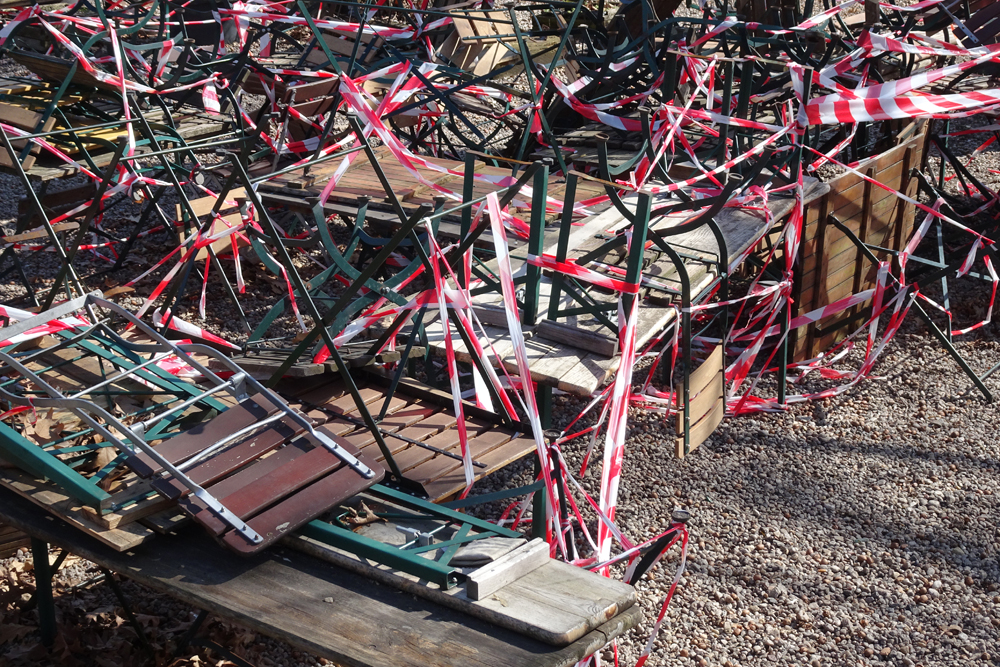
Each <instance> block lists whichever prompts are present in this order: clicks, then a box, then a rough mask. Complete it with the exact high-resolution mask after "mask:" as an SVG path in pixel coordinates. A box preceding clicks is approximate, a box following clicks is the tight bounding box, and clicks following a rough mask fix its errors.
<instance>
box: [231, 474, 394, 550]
mask: <svg viewBox="0 0 1000 667" xmlns="http://www.w3.org/2000/svg"><path fill="white" fill-rule="evenodd" d="M363 460H364V462H365V464H367V465H368V466H369V467H370V468H372V470H374V471H375V472H376V475H375V476H374V477H372V478H365V477H362V476H361V475H359V474H358V473H356V472H354V470H352V469H350V468H348V467H347V466H341V467H340V468H338V469H337V470H336V471H335V472H333V473H331V474H329V475H327V476H326V477H323V478H322V479H320V480H318V481H316V482H313V483H312V484H310V485H309V486H306V487H305V488H303V489H301V490H300V491H299V492H298V493H296V494H294V495H292V496H290V497H288V498H286V499H284V500H282V501H281V502H280V503H278V504H277V505H275V506H274V507H271V508H270V509H267V510H265V511H263V512H261V513H260V514H258V515H257V516H255V517H253V518H252V519H250V521H249V522H248V524H249V525H250V527H251V528H253V529H254V530H256V531H257V532H258V533H259V534H260V535H261V537H263V538H264V542H263V543H262V544H255V545H253V544H250V543H249V542H248V541H247V540H246V539H245V538H243V536H241V535H239V534H238V533H236V532H235V531H232V530H231V531H229V532H228V533H226V535H225V536H223V538H222V540H223V542H224V543H225V544H226V545H227V546H229V547H230V548H232V549H234V550H235V551H240V552H243V553H251V552H255V551H259V550H260V549H262V548H265V547H267V546H268V545H270V544H273V543H274V542H276V541H277V540H279V539H281V538H282V537H284V536H285V535H286V534H288V533H290V532H291V531H293V530H295V529H296V528H298V527H299V526H301V525H303V524H304V523H306V522H308V521H311V520H313V519H315V518H316V517H318V516H319V515H320V514H322V513H323V512H326V511H327V510H329V509H330V508H331V507H333V506H335V505H337V504H338V503H341V502H343V501H344V500H347V499H348V498H351V497H352V496H355V495H357V494H358V493H360V492H361V491H363V490H365V489H367V488H368V487H370V486H371V485H372V484H375V483H377V482H379V481H380V480H381V479H382V477H383V476H384V475H385V471H384V470H383V469H382V467H381V466H380V465H378V464H377V463H375V462H374V461H372V460H370V459H364V458H363Z"/></svg>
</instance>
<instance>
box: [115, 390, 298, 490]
mask: <svg viewBox="0 0 1000 667" xmlns="http://www.w3.org/2000/svg"><path fill="white" fill-rule="evenodd" d="M277 411H278V408H277V406H274V405H271V404H270V402H269V401H267V399H265V398H264V397H263V396H260V395H257V396H253V397H251V398H250V399H248V400H246V401H244V402H243V403H241V404H239V405H237V406H234V407H232V408H229V409H228V410H226V411H225V412H223V413H222V414H220V415H218V416H217V417H215V418H214V419H211V420H210V421H207V422H203V423H201V424H198V425H196V426H194V427H192V428H190V429H188V430H187V431H185V432H184V433H182V434H180V435H178V436H174V437H173V438H170V439H169V440H166V441H164V442H163V443H161V444H160V445H158V446H157V447H156V451H157V453H158V454H160V455H161V456H162V457H163V458H165V459H166V460H168V461H170V462H171V463H173V464H177V463H179V462H181V461H183V460H185V459H188V458H190V457H191V456H194V455H195V454H196V453H198V452H200V451H202V450H203V449H205V447H207V446H209V445H211V444H212V443H214V442H217V441H219V440H221V439H222V438H224V437H226V436H228V435H231V434H233V433H236V432H237V431H239V430H241V429H244V428H246V427H248V426H251V425H252V424H255V423H256V422H258V421H260V420H261V419H263V418H265V417H267V416H268V415H271V414H274V413H275V412H277ZM126 463H127V465H128V466H129V467H130V468H131V469H132V470H134V471H135V472H136V473H137V474H139V475H141V476H143V477H149V476H150V475H152V474H154V473H156V472H158V471H159V470H160V469H161V468H160V465H159V464H158V463H156V462H155V461H154V460H153V459H152V458H150V457H149V456H147V455H146V454H144V453H143V452H136V454H135V455H134V456H132V457H129V459H128V460H127V461H126Z"/></svg>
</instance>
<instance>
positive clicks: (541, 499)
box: [531, 388, 551, 540]
mask: <svg viewBox="0 0 1000 667" xmlns="http://www.w3.org/2000/svg"><path fill="white" fill-rule="evenodd" d="M550 389H551V388H550ZM541 474H542V466H541V463H540V462H539V461H538V457H537V456H536V457H535V477H536V478H537V477H538V476H539V475H541ZM545 505H546V498H545V487H544V486H543V487H542V488H541V489H539V490H538V491H535V497H534V498H532V499H531V537H533V538H534V537H540V538H542V539H543V540H544V539H545V524H546V521H545Z"/></svg>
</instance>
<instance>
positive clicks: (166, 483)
mask: <svg viewBox="0 0 1000 667" xmlns="http://www.w3.org/2000/svg"><path fill="white" fill-rule="evenodd" d="M304 430H305V429H304V428H302V427H301V426H299V425H298V424H296V423H295V422H291V421H290V420H283V421H280V422H276V423H274V424H271V425H270V426H269V427H268V428H266V429H264V430H263V431H260V432H257V433H254V434H251V435H250V436H249V437H247V438H244V439H243V440H242V441H240V442H238V443H236V444H234V445H232V446H230V447H227V448H226V449H225V450H223V451H221V452H219V453H218V454H215V455H214V456H212V457H211V458H209V459H207V460H205V461H203V462H202V463H199V464H198V465H196V466H194V467H193V468H190V469H188V470H186V471H184V473H185V474H186V475H187V476H188V477H189V478H190V479H191V480H192V481H193V482H194V483H195V484H197V485H199V486H210V485H211V484H214V483H215V482H217V481H218V480H220V479H222V478H223V477H226V476H228V475H231V474H233V473H234V472H236V471H237V470H239V469H241V468H244V467H245V466H248V465H249V464H250V463H251V462H253V461H254V460H256V459H258V458H260V457H261V456H264V455H265V454H267V453H268V452H270V451H273V450H274V449H276V448H277V447H279V446H281V445H282V444H284V443H285V442H287V441H289V440H291V439H292V438H294V437H295V436H296V435H298V434H299V433H302V432H303V431H304ZM153 487H154V488H155V489H156V490H157V491H159V492H160V493H162V494H163V495H164V496H166V497H167V498H173V499H177V498H180V497H181V496H185V495H187V494H188V493H189V492H190V491H189V489H188V487H186V486H184V485H183V484H181V483H180V481H178V480H176V479H174V478H172V477H168V478H159V479H156V480H154V481H153Z"/></svg>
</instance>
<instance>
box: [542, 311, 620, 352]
mask: <svg viewBox="0 0 1000 667" xmlns="http://www.w3.org/2000/svg"><path fill="white" fill-rule="evenodd" d="M535 335H536V336H540V337H541V338H544V339H546V340H549V341H552V342H562V343H566V344H568V345H572V346H573V347H577V348H580V349H581V350H586V351H587V352H593V353H594V354H598V355H600V356H603V357H613V356H614V355H616V354H618V338H617V337H612V336H607V335H603V334H601V333H599V332H597V331H588V330H587V329H582V328H579V327H574V326H569V325H568V324H563V323H561V322H555V321H553V320H549V319H544V320H542V321H541V322H539V323H538V326H537V327H535Z"/></svg>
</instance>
